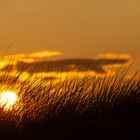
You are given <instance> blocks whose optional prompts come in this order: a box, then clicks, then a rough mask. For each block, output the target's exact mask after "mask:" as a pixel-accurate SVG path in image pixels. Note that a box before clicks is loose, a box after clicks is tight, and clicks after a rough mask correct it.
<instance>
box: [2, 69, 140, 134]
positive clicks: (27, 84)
mask: <svg viewBox="0 0 140 140" xmlns="http://www.w3.org/2000/svg"><path fill="white" fill-rule="evenodd" d="M7 72H8V70H7ZM7 72H4V73H3V74H1V78H0V80H1V89H0V90H1V91H5V90H13V91H16V92H17V95H18V101H17V102H16V103H15V105H14V106H13V107H12V109H10V110H8V111H5V110H4V108H3V107H1V108H0V126H1V128H0V130H2V129H3V128H5V129H6V130H7V129H10V130H13V128H14V129H16V130H23V131H24V132H27V131H30V130H33V129H37V130H39V129H41V132H42V131H45V132H46V133H47V132H49V133H50V130H51V129H52V128H53V132H54V131H55V130H54V129H56V131H59V129H65V128H70V129H71V130H72V129H74V128H77V127H78V129H79V130H80V129H82V127H91V128H104V127H105V128H106V127H107V128H112V127H113V128H127V127H140V119H139V118H140V110H139V108H140V79H139V73H136V74H135V75H134V76H132V78H130V79H126V75H127V70H126V71H123V70H122V71H120V72H119V71H118V72H117V73H116V75H114V76H112V77H108V78H105V77H104V78H103V77H96V76H94V77H93V76H90V75H89V74H88V73H87V74H86V75H85V76H84V77H83V78H79V77H78V73H77V75H72V74H69V75H67V76H66V77H65V80H61V79H58V80H57V82H55V81H54V80H53V79H52V80H48V81H47V80H44V79H42V78H40V79H36V78H35V77H36V74H33V75H31V76H30V77H29V78H27V79H26V80H24V81H20V82H19V78H20V76H21V75H22V72H18V73H17V74H16V76H15V77H13V79H12V80H9V79H8V78H9V77H8V76H7ZM2 83H4V84H2ZM5 83H6V84H5ZM38 133H39V131H38Z"/></svg>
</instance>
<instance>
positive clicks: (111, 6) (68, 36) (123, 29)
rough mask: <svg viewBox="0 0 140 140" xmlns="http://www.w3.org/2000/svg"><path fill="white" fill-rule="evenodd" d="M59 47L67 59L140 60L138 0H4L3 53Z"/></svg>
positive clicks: (0, 12)
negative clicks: (125, 56)
mask: <svg viewBox="0 0 140 140" xmlns="http://www.w3.org/2000/svg"><path fill="white" fill-rule="evenodd" d="M10 44H12V45H11V46H10V49H9V51H8V53H33V52H38V51H39V52H41V51H46V50H50V51H58V52H61V53H62V58H93V57H94V56H95V55H97V54H103V53H121V54H129V55H131V56H132V57H134V58H140V57H139V53H140V1H139V0H115V1H114V0H0V49H1V52H0V53H1V54H2V53H3V52H4V49H5V48H7V47H8V46H9V45H10Z"/></svg>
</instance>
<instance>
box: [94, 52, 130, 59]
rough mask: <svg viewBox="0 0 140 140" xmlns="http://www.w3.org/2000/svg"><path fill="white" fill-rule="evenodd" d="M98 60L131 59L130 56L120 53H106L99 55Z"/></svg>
mask: <svg viewBox="0 0 140 140" xmlns="http://www.w3.org/2000/svg"><path fill="white" fill-rule="evenodd" d="M96 58H101V59H131V56H130V55H129V54H118V53H104V54H99V55H97V57H96Z"/></svg>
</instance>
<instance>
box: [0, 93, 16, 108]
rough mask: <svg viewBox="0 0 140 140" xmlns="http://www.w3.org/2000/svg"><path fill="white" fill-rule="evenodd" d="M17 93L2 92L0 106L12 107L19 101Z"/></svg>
mask: <svg viewBox="0 0 140 140" xmlns="http://www.w3.org/2000/svg"><path fill="white" fill-rule="evenodd" d="M17 98H18V97H17V94H16V93H15V92H12V91H6V92H3V93H1V94H0V107H4V109H6V110H7V109H10V108H11V107H12V106H13V105H14V104H15V102H16V101H17Z"/></svg>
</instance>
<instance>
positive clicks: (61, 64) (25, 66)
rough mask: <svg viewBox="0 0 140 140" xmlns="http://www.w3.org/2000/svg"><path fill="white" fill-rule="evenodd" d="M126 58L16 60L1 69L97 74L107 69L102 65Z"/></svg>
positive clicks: (125, 60)
mask: <svg viewBox="0 0 140 140" xmlns="http://www.w3.org/2000/svg"><path fill="white" fill-rule="evenodd" d="M128 61H129V60H128V59H64V60H55V61H52V60H51V61H38V62H31V63H29V62H28V63H27V62H17V64H16V65H7V66H5V67H4V68H3V69H2V70H3V71H5V70H6V69H8V68H9V69H10V70H12V69H13V70H15V69H16V70H17V71H26V72H28V73H43V72H71V71H81V72H84V71H94V72H96V73H99V74H104V73H106V72H107V71H106V70H105V69H104V66H109V65H117V64H120V65H123V64H126V63H127V62H128Z"/></svg>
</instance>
